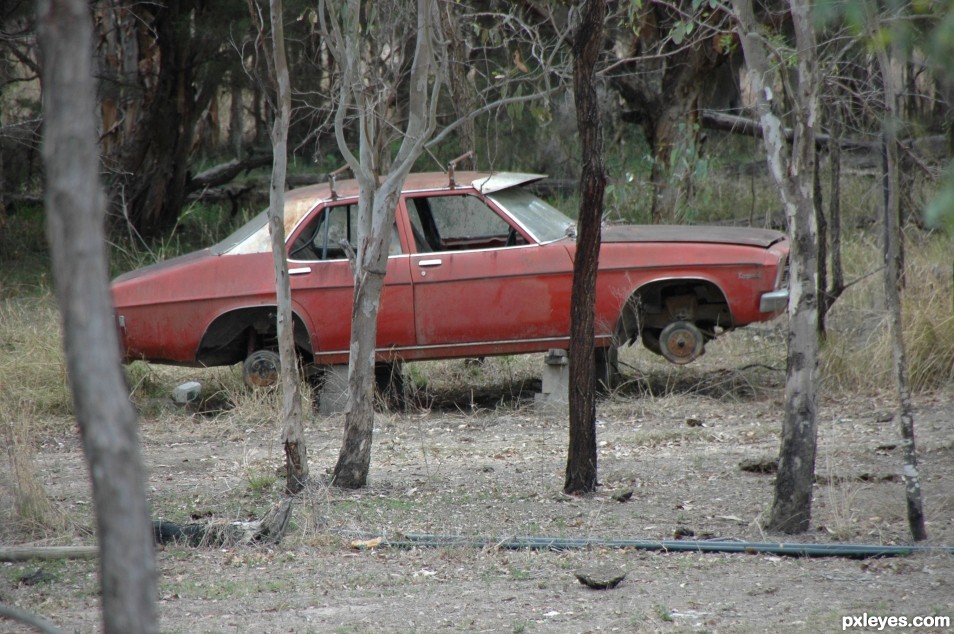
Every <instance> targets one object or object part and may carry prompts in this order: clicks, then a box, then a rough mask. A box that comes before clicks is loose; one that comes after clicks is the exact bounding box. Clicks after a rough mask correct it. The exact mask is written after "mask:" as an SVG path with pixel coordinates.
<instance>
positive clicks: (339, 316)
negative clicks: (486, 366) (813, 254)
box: [113, 172, 789, 366]
mask: <svg viewBox="0 0 954 634" xmlns="http://www.w3.org/2000/svg"><path fill="white" fill-rule="evenodd" d="M541 178H543V177H542V176H536V175H527V174H510V173H495V174H488V173H475V172H469V173H460V172H458V173H457V175H456V178H455V179H454V180H455V181H456V182H452V179H450V178H449V177H448V175H447V174H443V173H431V174H416V175H411V176H409V177H408V179H407V182H406V183H405V186H404V191H403V193H402V195H401V197H400V200H399V202H398V206H397V209H396V216H395V225H394V229H393V231H394V235H393V236H392V241H391V256H390V257H389V259H388V266H387V274H386V277H385V287H384V291H383V295H382V300H381V304H380V314H379V318H378V357H379V360H381V361H388V360H395V359H400V360H421V359H445V358H454V357H476V356H490V355H502V354H519V353H528V352H538V351H546V350H549V349H552V348H566V347H567V345H568V341H569V327H570V294H571V286H572V275H573V258H574V254H575V251H576V244H575V239H574V235H573V224H572V221H571V220H569V219H568V218H566V217H565V216H562V215H561V214H560V213H559V212H557V211H556V210H555V209H553V208H552V207H550V206H549V205H547V204H546V203H544V202H543V201H542V200H540V199H539V198H536V197H535V196H533V195H532V194H531V193H529V191H528V190H526V189H525V188H524V187H522V186H523V185H526V184H528V183H531V182H533V181H536V180H539V179H541ZM285 201H286V202H285V230H286V236H287V242H286V244H287V248H288V259H289V273H290V279H291V285H292V305H293V311H294V318H295V341H296V346H297V348H298V349H299V351H300V353H301V355H302V356H303V358H305V359H306V360H307V361H312V362H314V363H316V364H318V365H327V364H340V363H346V362H347V360H348V349H349V338H350V329H351V307H352V295H353V284H354V281H353V276H352V269H351V263H350V262H349V260H348V258H347V249H346V248H345V247H344V245H343V243H342V240H347V241H348V242H349V243H351V244H355V243H356V240H355V235H354V234H355V230H354V225H355V221H354V218H355V216H354V214H355V209H356V207H357V184H356V182H354V181H342V182H339V183H338V184H337V185H336V186H335V187H334V189H332V186H331V185H329V184H322V185H315V186H310V187H305V188H302V189H297V190H293V191H290V192H288V193H287V194H286V196H285ZM269 240H270V238H269V234H268V227H267V222H266V218H265V216H264V213H263V214H260V215H259V216H258V217H256V218H255V219H253V220H252V221H250V222H249V223H248V224H247V225H245V226H244V227H243V228H242V229H240V230H239V231H237V232H236V233H235V234H233V235H232V236H230V237H229V238H227V239H226V240H224V241H223V242H221V243H219V244H217V245H215V246H213V247H211V248H208V249H204V250H202V251H198V252H196V253H191V254H188V255H184V256H181V257H177V258H173V259H171V260H168V261H165V262H160V263H158V264H154V265H151V266H147V267H144V268H142V269H138V270H135V271H132V272H129V273H126V274H124V275H121V276H120V277H118V278H117V279H116V280H115V281H114V283H113V298H114V301H115V305H116V312H117V319H118V324H119V328H120V331H121V335H122V343H123V348H124V353H125V358H126V360H127V361H131V360H135V359H145V360H148V361H152V362H156V363H171V364H181V365H193V366H216V365H229V364H234V363H238V362H240V361H243V360H246V359H247V358H248V357H249V356H250V355H251V354H252V353H254V352H256V351H259V350H274V349H275V347H276V342H275V332H276V326H275V273H274V269H273V264H272V254H271V247H270V242H269ZM788 250H789V245H788V241H787V239H786V237H785V235H784V234H782V233H779V232H776V231H769V230H757V229H747V228H738V227H732V228H726V227H704V226H685V227H682V226H680V227H675V226H605V227H604V228H603V234H602V248H601V251H600V261H599V274H598V276H597V293H596V306H595V310H596V337H597V346H598V347H600V348H607V347H610V346H613V345H620V344H623V343H632V342H633V341H635V340H636V338H637V337H641V339H642V341H643V342H644V343H645V344H646V345H647V347H649V348H650V349H652V350H654V351H655V352H658V353H662V354H664V355H665V356H666V357H667V358H669V359H670V360H672V361H674V362H676V363H684V362H688V361H691V360H692V359H694V358H696V357H697V356H698V355H699V354H701V353H702V350H703V348H702V345H703V344H704V343H705V341H708V340H709V339H711V338H712V337H715V336H716V335H717V334H719V333H721V332H724V331H726V330H730V329H732V328H736V327H739V326H744V325H746V324H749V323H752V322H757V321H766V320H769V319H772V318H774V317H775V316H776V315H778V314H779V312H781V311H782V310H783V309H784V307H785V303H786V300H787V290H786V287H785V275H784V273H785V269H786V264H787V258H788Z"/></svg>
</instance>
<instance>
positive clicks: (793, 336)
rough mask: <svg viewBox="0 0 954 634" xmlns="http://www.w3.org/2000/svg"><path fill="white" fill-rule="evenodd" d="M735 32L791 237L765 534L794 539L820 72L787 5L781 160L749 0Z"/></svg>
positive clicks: (801, 501) (805, 423) (804, 514)
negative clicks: (784, 356) (780, 398)
mask: <svg viewBox="0 0 954 634" xmlns="http://www.w3.org/2000/svg"><path fill="white" fill-rule="evenodd" d="M732 6H733V8H734V9H735V13H736V17H737V18H738V21H739V26H738V33H739V37H740V40H741V43H742V50H743V52H744V54H745V62H746V64H747V65H748V68H749V73H748V80H749V81H750V82H751V84H752V88H753V93H754V94H755V95H757V99H758V102H757V109H758V114H759V119H760V122H761V125H762V132H763V140H764V143H765V149H766V154H767V159H768V166H769V171H770V173H771V174H772V178H773V180H774V181H775V183H776V185H777V186H778V188H779V192H780V194H781V197H782V203H783V205H784V207H785V216H786V219H787V221H788V226H789V231H790V234H791V257H790V275H789V280H790V281H789V293H790V295H789V305H788V315H789V335H788V368H787V374H786V382H785V414H784V420H783V423H782V439H781V448H780V451H779V467H778V475H777V477H776V479H775V499H774V502H773V504H772V510H771V515H770V517H769V521H768V528H769V529H771V530H777V531H781V532H785V533H799V532H803V531H805V530H807V529H808V526H809V523H810V522H811V508H812V485H813V481H814V475H815V450H816V445H817V390H818V386H817V375H818V327H817V322H818V281H817V276H818V264H817V259H816V258H817V256H816V245H817V243H818V228H817V224H816V217H815V208H814V203H813V198H812V196H813V186H812V181H813V178H814V159H815V152H814V147H815V129H814V126H815V123H816V121H817V107H818V105H817V95H816V91H817V87H818V70H817V64H816V59H815V54H816V47H815V33H814V30H813V29H814V25H813V24H812V11H811V7H810V5H809V3H808V0H791V1H790V7H791V13H792V20H793V24H794V30H795V43H796V47H797V49H798V53H797V59H798V67H797V71H798V73H797V74H798V85H797V88H796V90H795V95H794V96H795V108H794V114H795V135H794V142H793V144H792V148H791V154H790V155H789V156H786V152H785V138H784V136H783V134H782V128H781V122H780V120H779V118H778V116H777V115H776V114H775V113H774V112H773V104H774V101H775V96H774V95H773V94H772V89H771V85H772V84H771V82H769V81H767V78H769V77H771V76H772V75H773V74H774V73H773V71H772V69H771V68H770V66H769V61H768V55H767V53H766V51H765V44H764V43H763V39H762V38H761V35H759V34H758V26H757V25H756V22H755V18H754V15H753V11H752V2H751V0H733V2H732Z"/></svg>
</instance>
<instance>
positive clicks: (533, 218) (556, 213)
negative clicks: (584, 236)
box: [488, 187, 574, 242]
mask: <svg viewBox="0 0 954 634" xmlns="http://www.w3.org/2000/svg"><path fill="white" fill-rule="evenodd" d="M488 198H490V199H491V200H493V201H494V202H495V203H497V204H498V205H500V206H501V207H502V208H504V209H506V210H507V211H508V212H509V213H510V215H511V216H513V217H514V219H515V220H517V222H519V223H520V224H521V225H523V228H524V229H526V230H527V231H529V232H530V233H532V234H533V237H534V238H536V240H537V242H553V241H554V240H559V239H560V238H565V237H566V236H567V229H569V228H571V227H573V225H574V222H573V221H572V220H570V219H569V218H567V217H566V216H565V215H564V214H563V212H562V211H560V210H559V209H557V208H556V207H553V206H551V205H550V204H548V203H546V202H544V201H542V200H540V199H539V198H537V197H536V196H534V195H533V194H531V193H530V192H529V191H527V190H526V189H520V188H519V187H512V188H510V189H504V190H502V191H499V192H494V193H493V194H490V195H489V196H488Z"/></svg>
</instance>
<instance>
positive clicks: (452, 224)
mask: <svg viewBox="0 0 954 634" xmlns="http://www.w3.org/2000/svg"><path fill="white" fill-rule="evenodd" d="M407 207H408V215H409V216H410V220H411V228H412V230H413V232H414V241H415V243H416V245H417V250H418V252H430V251H455V250H463V249H490V248H499V247H506V246H515V245H517V244H526V241H525V240H524V239H523V236H522V235H521V234H520V233H519V232H517V231H516V229H515V228H514V227H512V226H511V225H510V224H509V223H508V222H507V221H506V220H504V219H503V218H502V217H501V216H500V215H498V214H497V212H495V211H494V210H493V209H491V208H490V207H488V206H487V203H485V202H484V201H483V200H482V199H481V198H479V197H477V196H471V195H462V196H431V197H427V198H410V199H408V200H407Z"/></svg>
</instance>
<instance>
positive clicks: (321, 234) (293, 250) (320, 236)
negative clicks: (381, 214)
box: [288, 203, 401, 260]
mask: <svg viewBox="0 0 954 634" xmlns="http://www.w3.org/2000/svg"><path fill="white" fill-rule="evenodd" d="M357 217H358V205H357V204H356V203H351V204H347V205H336V206H334V207H326V208H325V209H323V210H321V211H320V212H318V213H317V214H315V215H314V217H313V218H312V219H310V220H309V221H308V223H307V224H306V225H305V227H304V228H303V229H302V231H301V232H300V233H299V234H298V237H297V238H295V241H294V242H293V243H292V245H291V247H290V248H289V250H288V257H289V258H291V259H293V260H344V259H347V258H348V250H349V249H348V248H347V246H348V245H350V250H351V251H352V252H354V249H355V244H356V243H357V231H358V229H357ZM400 253H401V239H400V237H399V236H398V232H397V227H396V226H395V227H392V229H391V242H390V244H389V248H388V255H399V254H400Z"/></svg>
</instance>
